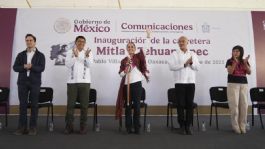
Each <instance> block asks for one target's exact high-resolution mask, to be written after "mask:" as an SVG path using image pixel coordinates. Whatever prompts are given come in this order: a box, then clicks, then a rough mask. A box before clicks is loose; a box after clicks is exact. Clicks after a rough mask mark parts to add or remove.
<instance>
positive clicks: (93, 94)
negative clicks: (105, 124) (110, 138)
mask: <svg viewBox="0 0 265 149" xmlns="http://www.w3.org/2000/svg"><path fill="white" fill-rule="evenodd" d="M88 100H89V103H88V107H87V108H93V109H94V115H93V130H95V128H96V127H95V126H96V124H97V123H98V105H97V90H96V89H93V88H91V89H90V91H89V99H88ZM80 108H81V105H80V100H79V99H77V100H76V104H75V109H80Z"/></svg>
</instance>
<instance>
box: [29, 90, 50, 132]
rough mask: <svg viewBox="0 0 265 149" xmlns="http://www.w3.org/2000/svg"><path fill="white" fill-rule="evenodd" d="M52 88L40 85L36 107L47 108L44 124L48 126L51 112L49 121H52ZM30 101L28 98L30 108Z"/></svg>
mask: <svg viewBox="0 0 265 149" xmlns="http://www.w3.org/2000/svg"><path fill="white" fill-rule="evenodd" d="M52 101H53V89H52V88H50V87H41V88H40V94H39V102H38V108H39V109H40V108H48V110H47V120H46V126H47V128H48V126H49V118H50V112H51V120H52V121H51V122H52V123H53V103H52ZM30 102H31V101H30V100H29V103H28V108H31V103H30Z"/></svg>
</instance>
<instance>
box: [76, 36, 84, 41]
mask: <svg viewBox="0 0 265 149" xmlns="http://www.w3.org/2000/svg"><path fill="white" fill-rule="evenodd" d="M78 39H84V40H85V41H86V38H85V37H84V36H77V37H76V38H75V42H77V40H78Z"/></svg>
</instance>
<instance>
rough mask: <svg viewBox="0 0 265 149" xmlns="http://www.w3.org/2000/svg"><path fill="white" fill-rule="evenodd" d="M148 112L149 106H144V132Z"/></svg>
mask: <svg viewBox="0 0 265 149" xmlns="http://www.w3.org/2000/svg"><path fill="white" fill-rule="evenodd" d="M146 111H147V105H145V106H144V129H143V130H144V131H145V130H146Z"/></svg>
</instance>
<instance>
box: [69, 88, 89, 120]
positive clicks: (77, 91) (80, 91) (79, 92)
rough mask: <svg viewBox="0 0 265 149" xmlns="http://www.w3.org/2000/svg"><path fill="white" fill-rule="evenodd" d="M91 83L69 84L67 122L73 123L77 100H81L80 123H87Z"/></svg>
mask: <svg viewBox="0 0 265 149" xmlns="http://www.w3.org/2000/svg"><path fill="white" fill-rule="evenodd" d="M89 90H90V83H73V84H67V111H66V116H65V122H66V124H67V125H72V124H73V122H74V110H75V104H76V101H78V102H80V111H81V115H80V125H86V121H87V110H88V109H87V108H88V103H89Z"/></svg>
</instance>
